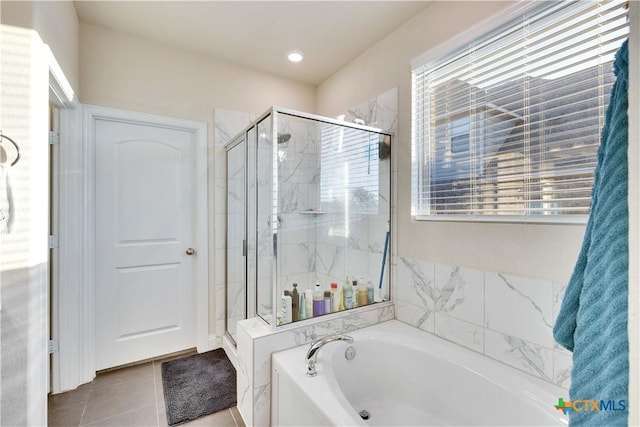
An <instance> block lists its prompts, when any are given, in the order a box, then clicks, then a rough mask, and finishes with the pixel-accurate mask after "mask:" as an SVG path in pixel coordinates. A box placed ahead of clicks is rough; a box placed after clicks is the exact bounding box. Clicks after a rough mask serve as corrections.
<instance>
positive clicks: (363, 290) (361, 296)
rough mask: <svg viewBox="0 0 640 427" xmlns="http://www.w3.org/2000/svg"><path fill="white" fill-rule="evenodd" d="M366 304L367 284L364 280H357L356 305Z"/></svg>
mask: <svg viewBox="0 0 640 427" xmlns="http://www.w3.org/2000/svg"><path fill="white" fill-rule="evenodd" d="M365 305H367V286H366V285H365V284H364V280H360V281H358V307H363V306H365Z"/></svg>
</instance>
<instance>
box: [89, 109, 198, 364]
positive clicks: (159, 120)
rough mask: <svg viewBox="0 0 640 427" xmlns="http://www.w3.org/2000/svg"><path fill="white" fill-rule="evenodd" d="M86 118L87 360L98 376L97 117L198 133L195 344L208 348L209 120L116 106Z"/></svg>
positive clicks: (96, 111) (94, 111)
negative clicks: (96, 325) (96, 253)
mask: <svg viewBox="0 0 640 427" xmlns="http://www.w3.org/2000/svg"><path fill="white" fill-rule="evenodd" d="M83 110H84V118H83V148H84V163H85V171H84V172H85V181H84V182H85V184H84V189H83V192H84V206H85V211H84V219H83V225H82V227H83V232H84V248H85V252H84V253H85V259H84V260H83V264H84V267H85V269H86V275H85V279H86V281H85V283H86V291H87V292H86V294H85V299H84V301H83V302H81V304H80V305H79V306H78V307H83V309H84V324H85V325H87V327H86V328H85V330H84V337H83V341H84V360H85V362H88V367H90V371H91V372H92V373H93V375H94V376H95V372H96V365H95V317H96V313H95V294H96V289H95V287H96V279H95V272H96V271H95V262H96V260H95V251H96V246H95V218H96V215H95V214H96V210H95V206H96V205H95V121H96V120H98V119H107V120H117V121H122V122H129V123H133V124H152V125H156V126H161V127H166V128H170V129H178V130H183V131H187V132H192V133H193V134H194V136H195V141H196V143H195V144H196V146H195V151H194V153H195V156H196V177H195V199H196V206H195V209H196V212H195V218H196V222H195V224H194V225H195V245H196V246H195V247H196V249H197V254H198V258H199V262H197V263H196V264H197V265H196V270H195V281H196V291H195V297H196V318H195V326H196V346H197V349H198V351H199V352H203V351H207V350H209V348H208V344H209V342H208V341H209V331H208V326H209V283H208V282H209V280H208V278H209V266H208V260H209V250H208V247H209V242H208V236H209V230H208V221H207V206H208V204H207V199H208V197H207V123H206V122H199V121H192V120H182V119H176V118H171V117H164V116H157V115H151V114H145V113H138V112H133V111H126V110H120V109H115V108H108V107H100V106H95V105H85V106H84V108H83Z"/></svg>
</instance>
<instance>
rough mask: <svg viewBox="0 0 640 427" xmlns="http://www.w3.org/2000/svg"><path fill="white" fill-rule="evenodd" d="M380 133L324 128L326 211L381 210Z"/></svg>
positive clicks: (322, 190) (322, 194) (322, 154)
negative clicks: (379, 200)
mask: <svg viewBox="0 0 640 427" xmlns="http://www.w3.org/2000/svg"><path fill="white" fill-rule="evenodd" d="M379 139H380V136H379V135H378V134H376V133H373V132H369V131H365V130H361V129H354V128H349V127H343V126H337V125H333V124H327V125H322V126H321V128H320V165H321V171H320V204H321V207H322V210H323V211H327V212H344V211H345V209H346V210H347V211H348V212H351V213H361V214H378V193H379V191H380V190H379V189H378V185H379V172H378V166H379V164H378V163H379V160H378V149H379V147H378V141H379Z"/></svg>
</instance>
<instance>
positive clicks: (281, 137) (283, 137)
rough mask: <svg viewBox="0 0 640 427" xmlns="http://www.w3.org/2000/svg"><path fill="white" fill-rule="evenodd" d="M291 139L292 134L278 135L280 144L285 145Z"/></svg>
mask: <svg viewBox="0 0 640 427" xmlns="http://www.w3.org/2000/svg"><path fill="white" fill-rule="evenodd" d="M290 139H291V134H290V133H279V134H278V144H284V143H285V142H287V141H289V140H290Z"/></svg>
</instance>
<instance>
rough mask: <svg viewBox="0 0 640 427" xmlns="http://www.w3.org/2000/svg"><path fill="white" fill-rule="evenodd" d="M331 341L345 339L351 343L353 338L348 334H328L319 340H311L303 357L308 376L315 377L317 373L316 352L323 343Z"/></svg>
mask: <svg viewBox="0 0 640 427" xmlns="http://www.w3.org/2000/svg"><path fill="white" fill-rule="evenodd" d="M331 341H346V342H348V343H349V344H352V343H353V338H351V337H350V336H349V335H343V334H334V335H328V336H326V337H324V338H320V339H319V340H316V341H314V342H312V343H311V347H310V348H309V351H307V356H306V357H305V358H304V360H305V362H307V375H308V376H310V377H315V376H316V375H317V374H318V373H317V372H316V358H317V356H318V352H319V351H320V348H321V347H322V346H323V345H325V344H328V343H330V342H331Z"/></svg>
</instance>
